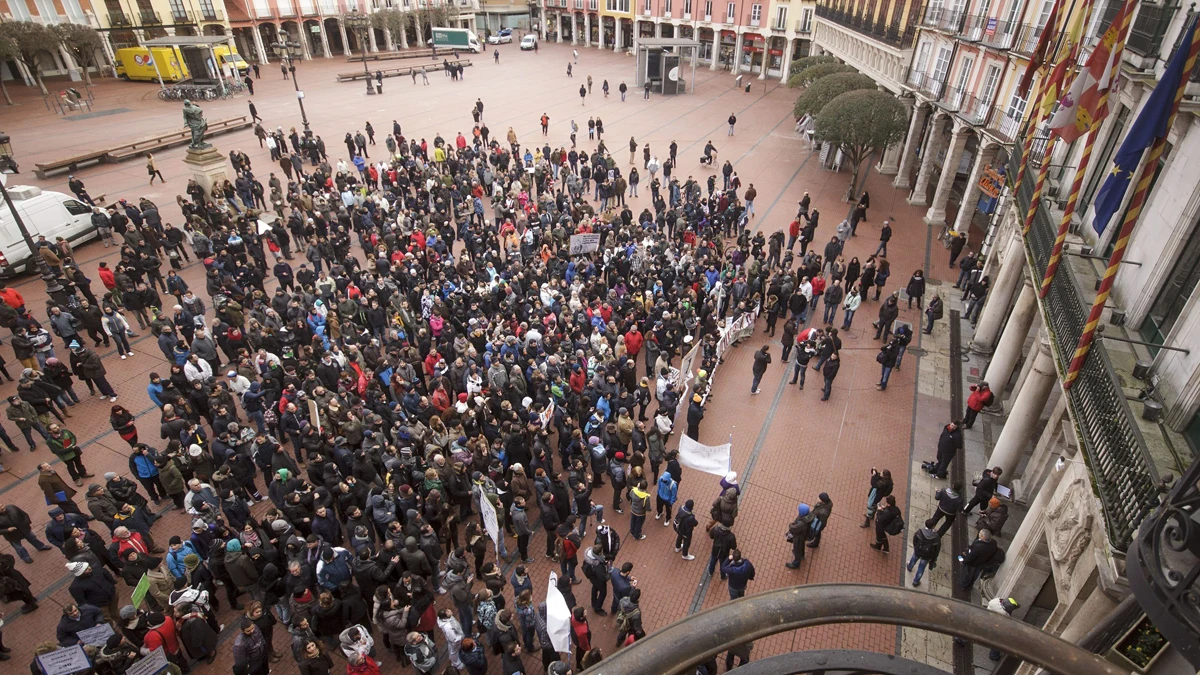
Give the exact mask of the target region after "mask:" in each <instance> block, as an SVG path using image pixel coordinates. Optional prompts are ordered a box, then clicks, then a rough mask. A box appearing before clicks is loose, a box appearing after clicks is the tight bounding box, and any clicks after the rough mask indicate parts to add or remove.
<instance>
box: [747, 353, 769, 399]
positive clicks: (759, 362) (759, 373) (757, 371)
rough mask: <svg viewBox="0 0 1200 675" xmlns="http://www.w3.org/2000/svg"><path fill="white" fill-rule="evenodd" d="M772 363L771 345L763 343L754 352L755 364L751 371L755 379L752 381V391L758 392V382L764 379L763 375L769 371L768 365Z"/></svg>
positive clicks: (753, 392)
mask: <svg viewBox="0 0 1200 675" xmlns="http://www.w3.org/2000/svg"><path fill="white" fill-rule="evenodd" d="M770 363H771V346H770V345H763V346H762V348H761V349H759V350H758V351H757V352H755V354H754V365H753V366H752V368H751V373H752V374H753V375H754V379H753V380H752V381H751V382H750V393H751V394H757V393H758V383H759V382H761V381H762V378H763V375H765V374H766V372H767V366H768V365H770Z"/></svg>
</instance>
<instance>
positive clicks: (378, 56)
mask: <svg viewBox="0 0 1200 675" xmlns="http://www.w3.org/2000/svg"><path fill="white" fill-rule="evenodd" d="M442 51H443V52H445V53H451V52H450V51H448V50H445V49H443V50H442ZM432 56H433V50H432V49H407V50H404V51H394V52H375V53H374V54H367V55H366V56H365V57H364V56H363V55H362V54H356V55H351V56H347V57H346V61H348V62H350V63H362V62H363V59H364V58H365V59H366V60H367V61H393V60H396V59H427V58H430V57H432Z"/></svg>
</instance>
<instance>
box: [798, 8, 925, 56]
mask: <svg viewBox="0 0 1200 675" xmlns="http://www.w3.org/2000/svg"><path fill="white" fill-rule="evenodd" d="M817 16H818V17H820V18H822V19H824V20H826V21H828V22H830V23H835V24H837V25H839V26H844V27H846V28H850V29H852V30H854V31H855V32H858V33H861V34H863V35H865V36H867V37H869V38H871V39H872V40H876V41H878V42H881V43H883V44H885V45H888V46H890V47H895V48H896V49H909V48H911V47H912V45H913V40H914V39H915V38H916V35H917V26H916V25H909V26H908V27H907V28H906V29H905V30H903V31H901V30H900V26H899V24H893V25H891V26H885V25H884V24H883V23H872V22H871V21H870V20H864V19H863V17H861V16H851V15H850V13H849V12H846V11H844V10H840V9H834V8H832V7H826V6H825V5H817Z"/></svg>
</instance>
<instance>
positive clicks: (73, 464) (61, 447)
mask: <svg viewBox="0 0 1200 675" xmlns="http://www.w3.org/2000/svg"><path fill="white" fill-rule="evenodd" d="M46 445H48V446H50V452H53V453H54V455H55V456H56V457H58V458H59V459H61V460H62V461H63V464H66V465H67V473H70V474H71V478H72V479H74V480H75V484H76V485H83V479H84V478H91V477H92V476H93V475H94V474H90V473H88V470H87V467H85V466H84V465H83V457H82V451H81V450H80V449H79V441H78V439H76V438H75V434H74V433H72V432H71V430H70V429H63V428H62V427H60V426H58V425H57V424H51V425H50V435H49V437H47V438H46Z"/></svg>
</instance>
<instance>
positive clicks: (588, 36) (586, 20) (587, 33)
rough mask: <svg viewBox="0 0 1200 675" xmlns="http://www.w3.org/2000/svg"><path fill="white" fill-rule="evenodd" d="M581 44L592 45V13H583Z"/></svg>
mask: <svg viewBox="0 0 1200 675" xmlns="http://www.w3.org/2000/svg"><path fill="white" fill-rule="evenodd" d="M583 46H584V47H591V46H592V15H591V14H588V13H586V12H585V13H584V15H583Z"/></svg>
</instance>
